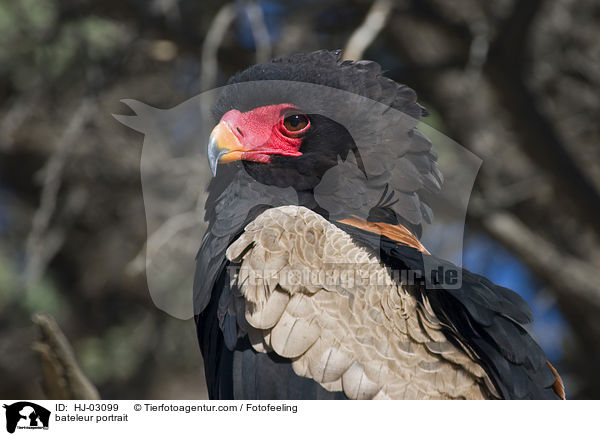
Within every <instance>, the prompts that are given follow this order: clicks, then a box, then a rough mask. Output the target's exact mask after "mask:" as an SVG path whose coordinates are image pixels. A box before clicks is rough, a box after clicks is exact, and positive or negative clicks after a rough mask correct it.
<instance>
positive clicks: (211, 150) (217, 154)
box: [208, 135, 227, 177]
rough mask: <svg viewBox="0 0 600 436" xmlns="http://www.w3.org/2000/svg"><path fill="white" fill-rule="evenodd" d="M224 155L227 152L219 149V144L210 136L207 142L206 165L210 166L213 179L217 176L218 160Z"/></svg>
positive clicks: (213, 136)
mask: <svg viewBox="0 0 600 436" xmlns="http://www.w3.org/2000/svg"><path fill="white" fill-rule="evenodd" d="M225 153H227V150H226V149H224V148H219V143H218V141H217V138H216V137H215V135H210V139H209V140H208V165H209V166H210V170H211V172H212V175H213V177H215V176H216V175H217V165H218V164H219V159H221V156H223V155H224V154H225Z"/></svg>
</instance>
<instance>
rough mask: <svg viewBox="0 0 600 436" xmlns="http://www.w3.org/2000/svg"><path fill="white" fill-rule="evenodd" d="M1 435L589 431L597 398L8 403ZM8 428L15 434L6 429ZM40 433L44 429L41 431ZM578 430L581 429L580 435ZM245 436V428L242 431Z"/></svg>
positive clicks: (593, 426)
mask: <svg viewBox="0 0 600 436" xmlns="http://www.w3.org/2000/svg"><path fill="white" fill-rule="evenodd" d="M3 404H4V406H5V407H4V413H2V415H4V416H3V417H2V419H0V421H2V426H5V427H6V428H5V429H2V430H0V434H15V435H18V436H27V435H37V436H40V435H43V436H51V435H61V436H62V435H66V436H68V435H78V436H79V435H82V434H85V435H102V436H105V435H107V434H111V433H114V434H144V435H161V436H162V435H169V436H170V435H174V434H193V435H202V434H209V433H210V434H215V432H220V433H223V432H224V433H225V434H236V432H238V431H239V432H243V433H244V434H259V435H261V436H263V435H264V436H267V435H278V436H283V435H286V436H287V435H296V434H298V435H300V434H301V435H304V436H313V435H332V436H333V435H335V434H344V435H354V434H356V435H366V436H374V435H378V434H389V432H392V433H393V434H398V435H401V434H406V435H411V436H412V435H419V436H420V435H430V434H438V435H443V436H447V435H461V436H464V435H471V434H472V435H483V434H485V435H486V436H487V435H503V436H505V435H518V434H526V433H529V432H530V434H543V435H544V436H548V435H565V434H585V433H587V432H589V429H596V430H594V431H597V420H598V416H597V413H598V410H600V407H599V406H600V402H598V401H587V402H583V401H576V402H569V401H546V402H542V401H488V402H484V401H469V402H451V401H377V402H373V401H352V402H351V401H230V402H228V401H171V400H168V401H146V400H140V401H27V400H15V401H8V400H6V401H3ZM4 430H6V431H7V432H8V433H6V432H5V433H2V432H3V431H4ZM35 430H42V431H41V432H39V431H37V432H36V431H35ZM578 430H581V432H579V431H578ZM237 434H242V433H237Z"/></svg>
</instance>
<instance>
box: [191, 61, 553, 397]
mask: <svg viewBox="0 0 600 436" xmlns="http://www.w3.org/2000/svg"><path fill="white" fill-rule="evenodd" d="M286 84H289V85H286ZM297 84H305V85H309V87H307V88H306V91H302V92H296V93H294V92H291V91H290V90H291V89H292V88H294V86H295V85H297ZM228 85H229V86H227V87H225V88H224V89H223V91H222V92H221V95H220V97H219V99H218V100H217V102H216V104H215V109H214V112H215V120H216V121H217V120H218V124H217V125H216V127H214V130H213V132H212V134H211V136H210V139H209V143H208V159H209V163H210V167H211V170H212V172H213V175H214V177H213V179H212V180H211V183H210V185H209V188H208V191H209V192H208V199H207V202H206V219H207V221H208V230H207V231H206V234H205V236H204V239H203V241H202V244H201V247H200V250H199V253H198V256H197V260H196V276H195V281H194V304H195V313H196V316H195V320H196V326H197V333H198V338H199V343H200V348H201V351H202V356H203V358H204V366H205V375H206V382H207V385H208V392H209V396H210V398H213V399H559V398H564V390H563V387H562V382H561V381H560V377H559V376H558V374H557V372H556V371H555V370H554V368H553V367H552V366H551V365H550V363H549V362H547V360H546V357H545V355H544V352H543V351H542V349H541V348H540V347H539V346H538V344H537V343H536V342H535V340H534V339H533V338H532V337H531V336H530V334H529V333H528V332H527V330H525V328H524V327H523V325H525V324H527V323H529V322H531V320H532V315H531V311H530V309H529V308H528V306H527V304H526V303H525V302H524V301H523V300H522V298H521V297H520V296H519V295H517V294H516V293H514V292H513V291H511V290H509V289H506V288H503V287H501V286H497V285H495V284H494V283H492V282H490V281H489V280H487V279H486V278H484V277H481V276H479V275H477V274H473V273H471V272H469V271H467V270H464V269H461V268H459V267H457V266H455V265H453V264H451V263H449V262H446V261H444V260H442V259H439V258H437V257H435V256H433V255H431V254H430V253H429V252H428V251H427V249H426V248H425V247H424V246H423V245H422V244H421V242H420V241H419V237H420V235H421V231H422V226H423V222H430V221H431V219H432V212H431V209H430V208H429V206H428V205H427V201H425V199H426V198H427V195H428V194H435V193H436V192H438V191H439V190H440V189H441V184H442V175H441V173H440V171H439V169H438V165H437V156H436V154H435V152H434V151H433V150H432V146H431V143H430V141H429V140H428V139H427V138H425V136H424V135H423V134H421V133H420V132H419V131H418V130H417V128H416V125H417V122H418V120H419V119H420V118H421V117H422V116H424V115H426V111H425V109H424V108H423V107H421V106H420V105H419V104H418V103H417V101H416V94H415V92H414V91H413V90H412V89H410V88H409V87H407V86H405V85H400V84H397V83H396V82H394V81H392V80H390V79H388V78H386V77H384V75H383V73H382V71H381V68H380V67H379V65H378V64H376V63H374V62H367V61H359V62H352V61H341V60H340V53H339V51H318V52H314V53H310V54H300V55H293V56H290V57H286V58H280V59H275V60H273V61H272V62H270V63H268V64H263V65H255V66H253V67H251V68H249V69H247V70H246V71H243V72H241V73H238V74H237V75H235V76H234V77H233V78H232V79H231V80H230V81H229V84H228ZM241 85H245V86H241ZM292 85H294V86H292ZM340 91H343V92H344V93H345V94H343V95H344V96H345V97H344V98H340V97H339V95H335V96H334V94H335V92H338V93H339V92H340ZM330 93H331V95H329V94H330ZM346 96H347V98H346ZM356 96H357V98H362V99H363V101H367V102H371V103H372V106H369V107H368V108H367V109H364V108H359V107H358V105H357V104H356V102H355V100H353V98H354V97H356ZM311 104H312V106H313V107H309V106H311ZM326 105H329V106H331V107H332V108H333V109H330V110H329V112H328V113H329V114H331V113H334V114H342V115H343V116H342V115H340V116H339V117H337V116H331V115H327V114H325V113H324V112H326V111H320V110H319V108H320V107H321V106H326ZM387 112H389V113H392V112H395V113H398V114H400V116H396V117H394V116H391V117H390V116H387V115H386V113H387ZM340 120H346V121H345V122H341V121H340ZM347 120H351V121H347ZM357 132H358V133H357ZM365 132H367V133H368V134H366V133H365ZM361 135H362V138H363V139H362V140H361V141H360V142H361V144H357V142H358V141H357V139H356V138H357V137H359V136H361ZM365 137H367V139H368V140H366V141H365V140H364V138H365ZM373 156H375V158H372V157H373ZM249 198H253V199H255V200H256V199H261V200H260V201H254V202H248V201H247V200H248V199H249ZM262 199H264V200H262ZM249 205H252V206H249ZM427 265H436V266H439V267H442V268H443V269H444V270H445V271H455V272H459V273H460V274H461V278H462V280H461V282H460V284H459V286H458V287H455V288H452V289H451V287H444V284H443V283H441V282H440V281H439V280H437V279H435V278H434V279H431V280H428V279H426V278H425V274H424V273H423V272H424V271H426V270H427ZM394 271H403V272H413V273H414V274H413V275H412V276H410V277H412V281H411V280H406V277H404V279H403V278H402V277H399V276H397V275H396V276H395V275H394V274H393V272H394ZM349 273H351V274H349ZM332 277H333V278H335V279H334V280H331V278H332ZM365 277H368V280H361V278H365Z"/></svg>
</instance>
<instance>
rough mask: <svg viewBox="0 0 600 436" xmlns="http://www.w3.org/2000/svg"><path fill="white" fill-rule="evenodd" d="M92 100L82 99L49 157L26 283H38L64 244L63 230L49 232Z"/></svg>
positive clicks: (29, 243) (32, 233)
mask: <svg viewBox="0 0 600 436" xmlns="http://www.w3.org/2000/svg"><path fill="white" fill-rule="evenodd" d="M93 108H94V105H93V103H92V102H91V101H90V100H88V99H85V100H83V101H82V102H81V104H80V105H79V107H78V108H77V110H76V111H75V113H74V114H73V117H72V118H71V121H70V122H69V124H68V125H67V127H66V128H65V130H64V132H63V134H62V135H61V137H60V139H59V140H58V143H57V146H56V151H55V152H54V154H53V155H52V156H51V157H50V159H48V162H47V163H46V165H45V167H44V169H43V174H44V180H43V185H42V194H41V197H40V204H39V207H38V209H37V210H36V212H35V214H34V216H33V223H32V228H31V231H30V232H29V235H28V236H27V242H26V248H25V250H26V251H25V256H26V257H25V258H26V263H25V271H24V279H25V283H32V282H35V281H36V280H37V279H38V278H39V277H40V276H41V274H43V271H44V269H45V267H46V265H47V263H48V262H49V261H50V259H52V257H53V256H54V254H56V252H57V251H58V249H59V248H60V246H61V245H62V239H63V236H62V234H61V232H58V231H54V232H48V228H49V225H50V220H51V218H52V216H53V214H54V211H55V209H56V199H57V196H58V191H59V189H60V186H61V183H62V175H63V169H64V167H65V164H66V161H67V158H68V156H69V153H70V152H71V150H72V148H73V147H74V145H75V143H76V140H77V139H78V137H79V135H80V133H81V131H82V129H83V128H84V126H85V124H86V122H87V121H88V120H89V119H90V118H91V116H92V113H93Z"/></svg>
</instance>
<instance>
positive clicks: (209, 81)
mask: <svg viewBox="0 0 600 436" xmlns="http://www.w3.org/2000/svg"><path fill="white" fill-rule="evenodd" d="M235 15H236V13H235V5H234V4H233V3H227V4H225V5H223V6H222V7H221V9H219V12H217V15H215V18H214V19H213V21H212V23H211V24H210V27H209V28H208V32H206V37H205V38H204V42H203V43H202V67H201V68H202V71H201V76H200V89H201V90H202V91H207V90H209V89H211V88H214V86H215V84H216V81H217V72H218V70H219V65H218V62H217V52H218V50H219V46H220V45H221V42H222V41H223V39H224V38H225V35H226V33H227V29H229V26H230V25H231V23H232V22H233V20H234V18H235Z"/></svg>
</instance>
